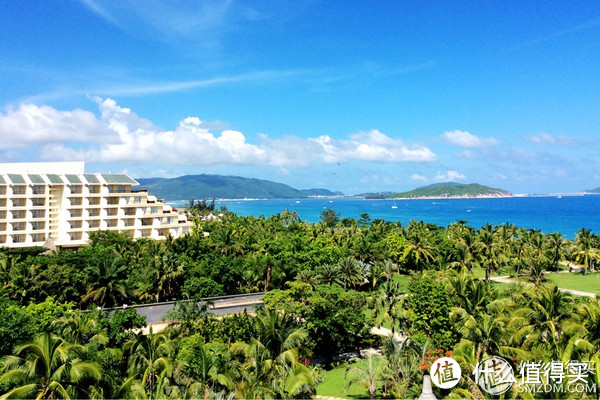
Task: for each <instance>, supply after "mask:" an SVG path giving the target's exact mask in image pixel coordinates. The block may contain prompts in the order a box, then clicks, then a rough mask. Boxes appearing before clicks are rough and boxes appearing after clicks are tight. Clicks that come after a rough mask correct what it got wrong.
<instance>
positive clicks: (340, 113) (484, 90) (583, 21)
mask: <svg viewBox="0 0 600 400" xmlns="http://www.w3.org/2000/svg"><path fill="white" fill-rule="evenodd" d="M0 43H1V46H0V55H1V57H0V72H1V75H0V76H1V77H0V138H2V140H1V141H0V162H25V161H65V160H67V161H68V160H72V161H76V160H83V161H85V162H86V170H87V171H88V172H100V171H102V172H108V171H111V172H120V171H125V172H127V173H129V174H130V175H132V176H133V177H151V176H162V177H173V176H179V175H185V174H200V173H214V174H232V175H241V176H246V177H256V178H263V179H271V180H274V181H278V182H284V183H287V184H289V185H291V186H294V187H297V188H309V187H326V188H329V189H333V190H341V191H343V192H344V193H348V194H352V193H360V192H367V191H388V190H391V191H402V190H409V189H413V188H415V187H418V186H423V185H426V184H431V183H435V182H444V181H455V182H461V183H471V182H477V183H481V184H484V185H489V186H494V187H500V188H503V189H507V190H510V191H512V192H513V193H553V192H576V191H579V190H582V189H590V188H594V187H597V186H600V161H599V157H598V154H600V152H599V150H600V144H599V141H598V138H599V137H600V3H598V2H597V1H578V2H564V1H560V2H559V1H522V0H521V1H487V2H482V1H457V2H445V1H439V0H438V1H419V2H414V1H369V2H349V1H310V0H307V1H260V0H253V1H246V2H241V1H201V0H198V1H189V2H187V1H178V2H172V1H158V0H157V1H152V0H147V1H127V0H123V1H119V2H115V1H110V2H101V1H98V0H81V1H75V0H71V1H69V0H65V1H53V2H50V1H42V2H28V1H4V2H0Z"/></svg>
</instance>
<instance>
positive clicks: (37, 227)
mask: <svg viewBox="0 0 600 400" xmlns="http://www.w3.org/2000/svg"><path fill="white" fill-rule="evenodd" d="M45 228H46V224H45V223H44V222H32V223H31V230H32V231H42V230H44V229H45Z"/></svg>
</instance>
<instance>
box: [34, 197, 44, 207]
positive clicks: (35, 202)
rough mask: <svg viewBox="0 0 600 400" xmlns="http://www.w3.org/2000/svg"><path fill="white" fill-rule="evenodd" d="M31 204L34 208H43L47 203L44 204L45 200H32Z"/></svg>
mask: <svg viewBox="0 0 600 400" xmlns="http://www.w3.org/2000/svg"><path fill="white" fill-rule="evenodd" d="M31 204H32V205H33V206H34V207H41V206H43V205H44V204H45V202H44V199H33V200H31Z"/></svg>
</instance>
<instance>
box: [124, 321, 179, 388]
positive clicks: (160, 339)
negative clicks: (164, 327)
mask: <svg viewBox="0 0 600 400" xmlns="http://www.w3.org/2000/svg"><path fill="white" fill-rule="evenodd" d="M123 352H124V353H125V354H126V355H128V356H129V362H128V369H127V372H128V374H129V379H139V380H140V381H141V384H142V385H143V387H144V388H145V389H146V392H147V393H148V395H149V397H152V396H159V395H161V393H160V391H161V389H162V386H163V384H164V381H165V380H166V379H167V378H169V376H170V375H171V373H172V364H171V356H172V353H173V344H172V342H171V340H170V339H169V338H168V337H167V336H166V335H165V334H163V333H156V334H155V333H152V331H150V334H148V335H146V336H139V337H137V338H136V339H132V340H129V341H127V342H126V343H125V344H124V345H123Z"/></svg>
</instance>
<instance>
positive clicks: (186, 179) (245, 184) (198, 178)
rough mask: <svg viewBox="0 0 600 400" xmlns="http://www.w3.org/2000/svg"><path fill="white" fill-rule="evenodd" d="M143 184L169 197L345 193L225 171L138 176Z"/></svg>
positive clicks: (159, 196)
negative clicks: (219, 173)
mask: <svg viewBox="0 0 600 400" xmlns="http://www.w3.org/2000/svg"><path fill="white" fill-rule="evenodd" d="M136 180H137V181H138V182H139V183H140V186H141V187H142V188H144V189H148V191H149V192H150V193H152V194H153V195H155V196H156V197H157V198H159V199H163V200H166V201H177V200H190V199H215V198H216V199H291V198H306V197H333V196H343V193H341V192H332V191H330V190H327V189H294V188H293V187H291V186H288V185H285V184H283V183H277V182H272V181H267V180H262V179H254V178H243V177H240V176H225V175H206V174H202V175H185V176H180V177H177V178H170V179H166V178H138V179H136Z"/></svg>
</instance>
